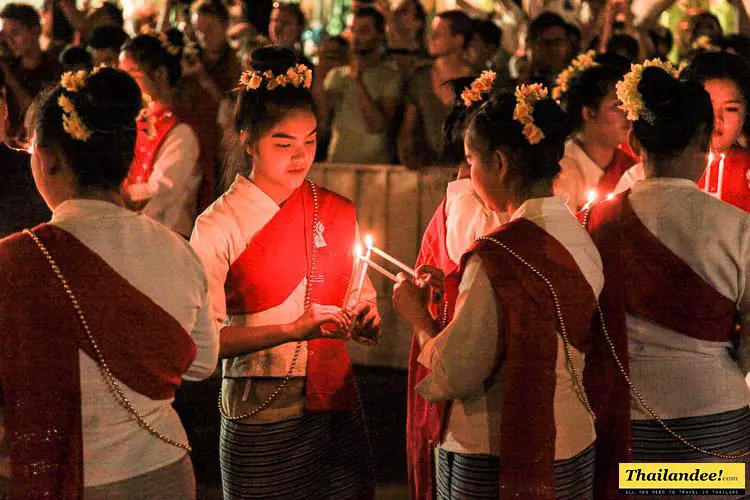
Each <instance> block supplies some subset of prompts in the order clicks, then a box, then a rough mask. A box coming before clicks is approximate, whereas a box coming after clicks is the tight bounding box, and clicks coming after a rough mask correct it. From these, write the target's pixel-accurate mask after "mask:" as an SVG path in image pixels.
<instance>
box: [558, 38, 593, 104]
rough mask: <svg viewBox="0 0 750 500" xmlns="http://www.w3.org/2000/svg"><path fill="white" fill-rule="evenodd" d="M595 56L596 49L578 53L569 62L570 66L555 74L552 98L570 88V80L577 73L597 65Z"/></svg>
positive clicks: (559, 95) (560, 95)
mask: <svg viewBox="0 0 750 500" xmlns="http://www.w3.org/2000/svg"><path fill="white" fill-rule="evenodd" d="M595 56H596V51H593V50H589V51H588V52H582V53H580V54H578V56H577V57H576V58H575V59H573V62H571V63H570V66H568V67H567V68H565V69H564V70H562V71H561V72H560V74H559V75H557V78H556V79H555V86H554V88H553V89H552V99H555V100H557V99H560V97H562V95H563V94H565V93H566V92H567V91H568V90H570V80H572V79H573V77H574V76H576V75H577V74H578V73H583V72H584V71H586V70H587V69H589V68H593V67H595V66H599V63H598V62H596V61H595V60H594V57H595Z"/></svg>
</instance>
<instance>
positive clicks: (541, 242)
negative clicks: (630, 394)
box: [461, 219, 596, 499]
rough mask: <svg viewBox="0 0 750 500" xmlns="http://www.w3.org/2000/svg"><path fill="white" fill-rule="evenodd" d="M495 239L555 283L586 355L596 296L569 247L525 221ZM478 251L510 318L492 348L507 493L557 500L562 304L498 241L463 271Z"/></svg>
mask: <svg viewBox="0 0 750 500" xmlns="http://www.w3.org/2000/svg"><path fill="white" fill-rule="evenodd" d="M489 236H490V237H492V238H494V239H496V240H499V241H500V242H502V243H504V244H506V245H507V246H508V247H509V248H511V249H512V250H513V251H515V252H516V253H517V254H519V255H520V256H521V257H522V258H523V259H525V260H526V262H528V263H529V264H531V265H532V266H533V267H534V268H535V269H537V270H538V271H540V272H541V273H542V274H543V275H544V276H545V277H546V278H547V279H549V280H550V282H551V283H552V285H553V287H554V288H555V291H556V292H557V296H558V300H559V301H560V307H561V310H562V314H563V319H564V320H565V327H566V331H567V334H568V338H569V340H570V342H571V343H572V345H573V346H574V347H575V348H576V349H578V350H580V351H583V352H586V351H587V347H588V345H589V342H590V332H591V320H592V317H593V314H594V311H595V310H596V297H595V296H594V293H593V290H592V289H591V285H589V283H588V281H587V280H586V278H585V276H584V275H583V274H582V273H581V270H580V269H579V267H578V265H577V264H576V262H575V260H574V259H573V256H571V255H570V253H569V252H568V250H567V249H566V248H565V247H564V246H563V245H562V244H561V243H560V242H559V241H557V240H556V239H555V238H553V237H552V236H550V235H549V234H548V233H547V232H545V231H544V230H542V229H541V228H540V227H539V226H537V225H536V224H534V223H533V222H531V221H529V220H526V219H516V220H514V221H512V222H509V223H508V224H505V225H504V226H503V227H502V228H501V229H499V230H498V231H496V232H494V233H492V234H490V235H489ZM472 255H478V256H479V257H480V258H481V260H482V266H483V268H484V270H485V272H486V273H487V275H488V277H489V279H490V282H491V283H492V288H493V290H494V291H495V295H496V298H497V300H498V302H499V308H500V310H501V311H502V315H503V318H502V320H501V321H500V322H499V323H498V328H499V330H500V331H499V343H498V345H497V346H488V349H490V348H496V349H497V352H498V354H497V367H496V372H498V373H499V372H502V377H501V378H500V381H501V382H500V383H502V387H501V392H502V396H503V397H502V408H501V415H502V419H501V424H500V425H501V429H500V439H501V443H500V478H499V480H500V491H501V496H503V497H506V496H507V497H508V498H534V499H553V498H555V474H554V460H555V435H556V431H555V420H554V396H555V382H556V373H555V369H556V363H557V348H558V335H559V334H558V333H557V328H558V323H557V317H556V315H555V303H554V301H553V298H552V294H551V293H550V291H549V288H548V287H547V285H546V283H545V282H544V281H542V280H541V279H540V278H539V277H538V276H537V275H535V274H534V273H533V272H532V271H531V270H530V269H529V268H528V267H526V266H525V265H524V264H522V263H521V262H519V261H518V260H517V259H516V258H514V257H513V256H511V255H510V254H509V253H508V252H507V251H506V250H504V249H502V248H500V247H498V246H497V245H496V244H494V243H492V242H489V241H486V240H480V241H478V242H477V243H475V244H474V246H473V247H472V248H471V250H469V252H467V253H466V254H464V256H463V258H462V265H461V269H462V271H463V269H464V268H465V266H466V262H467V261H468V260H469V258H470V257H471V256H472ZM581 368H583V367H581V366H577V367H576V369H578V370H580V369H581Z"/></svg>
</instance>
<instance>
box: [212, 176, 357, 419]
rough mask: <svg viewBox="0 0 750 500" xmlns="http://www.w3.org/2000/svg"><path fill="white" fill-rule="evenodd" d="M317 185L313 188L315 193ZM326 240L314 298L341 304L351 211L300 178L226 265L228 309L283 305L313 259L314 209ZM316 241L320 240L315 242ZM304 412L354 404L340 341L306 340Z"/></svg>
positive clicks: (340, 200) (346, 357) (353, 223)
mask: <svg viewBox="0 0 750 500" xmlns="http://www.w3.org/2000/svg"><path fill="white" fill-rule="evenodd" d="M313 189H315V193H314V192H313ZM315 197H317V203H318V219H319V222H320V224H321V225H319V228H318V229H317V230H316V231H315V232H316V233H318V234H319V236H320V237H322V240H323V241H324V246H321V247H319V248H317V249H316V262H315V276H314V277H313V278H312V281H313V283H312V300H313V301H314V302H317V303H320V304H331V305H338V306H343V303H344V294H345V293H346V288H347V285H348V284H349V280H350V279H351V274H352V262H353V261H352V259H353V255H352V252H353V249H354V240H355V229H356V217H355V211H354V206H353V205H352V203H351V202H350V201H349V200H347V199H345V198H343V197H341V196H339V195H337V194H335V193H333V192H332V191H328V190H326V189H322V188H320V187H318V186H315V187H314V188H313V187H312V185H311V184H310V183H308V182H305V183H304V184H303V185H302V186H301V187H300V188H299V189H297V190H296V191H295V192H294V193H293V194H292V196H291V197H290V198H289V199H288V200H287V201H286V202H285V203H284V205H283V206H282V207H281V209H280V210H279V211H278V212H277V213H276V215H274V217H273V218H272V219H271V220H270V221H269V222H268V223H267V224H266V225H265V226H263V228H262V229H261V230H260V231H258V232H257V233H256V234H255V235H254V236H253V237H252V239H251V240H250V242H249V243H248V245H247V247H246V248H245V250H244V251H243V252H242V254H241V255H240V256H239V257H238V258H237V260H235V261H234V262H233V263H232V265H231V266H230V268H229V273H228V274H227V281H226V285H225V288H226V290H227V294H226V297H227V312H228V313H229V314H253V313H258V312H260V311H265V310H266V309H269V308H271V307H274V306H277V305H279V304H281V303H283V302H284V301H285V300H286V299H287V298H288V297H289V295H291V293H292V292H293V291H294V289H295V288H297V286H298V285H299V283H300V282H301V281H302V279H303V278H304V277H305V276H306V275H307V273H308V269H309V266H310V263H311V261H310V259H311V258H312V245H313V241H314V240H316V239H318V238H317V237H316V236H315V235H314V234H313V221H312V214H313V207H314V204H315V203H316V201H315ZM316 246H317V245H316ZM307 347H308V357H307V382H306V387H307V401H306V406H305V409H306V410H307V411H309V412H315V411H334V410H346V409H351V408H352V407H353V402H354V385H353V381H352V378H351V377H352V374H351V363H350V361H349V355H348V354H347V351H346V346H345V344H344V341H342V340H332V339H315V340H311V341H309V342H308V343H307Z"/></svg>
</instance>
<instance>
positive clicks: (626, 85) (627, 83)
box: [615, 59, 678, 123]
mask: <svg viewBox="0 0 750 500" xmlns="http://www.w3.org/2000/svg"><path fill="white" fill-rule="evenodd" d="M649 67H654V68H661V69H663V70H664V71H666V72H667V73H669V74H670V75H672V77H674V78H677V76H678V72H677V70H676V69H675V67H674V66H672V63H670V62H669V61H667V62H664V61H662V60H661V59H651V60H648V61H646V62H644V63H643V64H632V65H631V66H630V73H628V74H627V75H625V78H624V79H623V80H622V81H620V82H617V85H615V90H616V91H617V98H618V99H619V100H620V102H621V103H622V104H621V105H620V109H622V110H623V111H625V112H627V114H628V120H630V121H633V122H634V121H636V120H638V119H639V118H643V119H644V120H646V121H647V122H649V123H653V122H654V120H655V119H656V117H655V116H654V114H653V113H652V112H651V111H650V110H648V109H647V108H646V105H645V104H644V102H643V96H641V93H640V92H638V84H639V83H640V82H641V78H643V70H645V69H646V68H649Z"/></svg>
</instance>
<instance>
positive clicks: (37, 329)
mask: <svg viewBox="0 0 750 500" xmlns="http://www.w3.org/2000/svg"><path fill="white" fill-rule="evenodd" d="M34 232H35V234H36V235H37V237H38V238H39V239H40V240H41V241H42V242H43V243H44V245H45V246H46V247H47V248H48V250H49V252H50V254H51V255H52V256H53V258H54V259H55V261H56V262H57V265H58V266H59V268H60V270H61V272H62V274H63V276H64V277H65V279H66V280H67V281H68V283H69V285H70V288H71V289H72V290H73V292H74V293H75V295H76V298H77V300H78V302H79V304H80V306H81V309H82V310H83V312H84V315H85V318H86V320H87V322H88V324H89V326H90V328H91V331H92V334H93V335H94V337H95V339H96V341H97V342H98V344H99V347H100V350H101V352H102V355H103V357H104V359H105V361H106V362H107V364H108V367H109V369H110V371H111V372H112V374H113V375H114V376H115V377H117V378H118V379H119V380H121V381H122V382H123V383H125V384H126V385H127V386H128V387H130V388H132V389H134V390H136V391H137V392H139V393H141V394H144V395H145V396H148V397H150V398H152V399H167V398H170V397H173V396H174V391H175V389H176V387H177V386H178V385H179V384H180V382H181V376H182V374H183V373H184V372H185V371H186V370H187V368H188V367H189V366H190V363H192V361H193V359H194V357H195V345H194V343H193V341H192V339H190V337H189V336H188V335H187V333H186V332H185V330H184V329H183V328H182V327H181V325H180V324H179V323H178V322H177V320H175V319H174V318H173V317H171V316H170V315H169V314H168V313H166V312H165V311H164V310H163V309H161V308H160V307H159V306H158V305H157V304H155V303H154V302H153V301H152V300H151V299H150V298H149V297H147V296H146V295H144V294H143V293H141V292H140V291H139V290H137V289H136V288H134V287H133V286H132V285H131V284H130V283H128V281H127V280H126V279H125V278H123V277H122V276H121V275H119V274H118V273H117V271H116V270H114V269H112V268H111V267H110V266H109V265H108V264H107V263H106V262H104V260H103V259H102V258H101V257H99V256H98V255H97V254H96V253H94V252H93V251H91V250H90V249H89V248H88V247H86V246H85V245H84V244H83V243H81V242H80V241H79V240H78V239H76V238H75V237H74V236H72V235H71V234H69V233H67V232H66V231H64V230H62V229H59V228H56V227H54V226H52V225H42V226H39V227H37V228H36V229H35V230H34ZM0 275H1V277H0V279H2V282H3V283H5V285H4V286H3V287H0V308H1V309H2V311H3V314H1V315H0V331H2V332H3V335H2V339H1V340H0V377H1V381H2V389H3V393H4V398H5V422H6V426H7V428H8V436H9V449H10V456H11V470H12V478H13V480H12V483H13V488H14V491H13V495H14V498H38V497H42V496H44V495H45V494H50V495H51V497H53V498H62V499H68V498H80V495H81V493H82V488H83V444H82V429H81V393H80V373H79V364H78V361H79V358H78V356H79V354H78V352H79V349H81V350H83V351H84V352H86V353H87V354H88V355H89V356H91V357H94V354H93V352H92V348H91V346H90V344H89V341H88V339H87V337H86V334H85V331H84V330H83V328H82V326H81V323H80V320H79V318H78V315H77V314H76V312H75V310H74V309H73V306H72V303H71V301H70V298H69V297H68V296H67V295H66V292H65V290H64V289H63V286H62V284H61V283H60V281H59V280H58V278H57V277H56V275H55V274H54V272H53V271H52V269H51V268H50V264H49V262H48V261H47V260H46V258H45V257H44V256H43V254H42V253H41V251H40V250H39V248H38V247H37V246H36V244H35V243H34V242H33V240H32V239H31V238H30V237H28V236H26V235H23V234H20V233H17V234H15V235H13V236H11V237H9V238H7V239H5V240H3V241H1V242H0ZM134 425H135V424H134ZM32 478H33V479H32Z"/></svg>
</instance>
